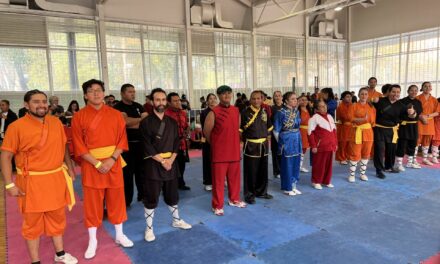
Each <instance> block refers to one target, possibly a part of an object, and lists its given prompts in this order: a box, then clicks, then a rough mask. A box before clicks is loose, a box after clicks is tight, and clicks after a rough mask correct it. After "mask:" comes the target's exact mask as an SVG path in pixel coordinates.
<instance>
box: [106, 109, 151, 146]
mask: <svg viewBox="0 0 440 264" xmlns="http://www.w3.org/2000/svg"><path fill="white" fill-rule="evenodd" d="M113 108H115V109H117V110H119V111H121V112H123V113H126V114H127V116H128V117H132V118H140V117H141V114H142V113H143V112H144V107H143V106H142V105H141V104H138V103H136V102H133V103H132V104H131V105H129V104H126V103H124V102H123V101H119V102H118V103H117V104H115V105H114V106H113ZM127 139H128V141H129V142H134V141H139V140H140V139H141V134H140V131H139V129H137V128H127Z"/></svg>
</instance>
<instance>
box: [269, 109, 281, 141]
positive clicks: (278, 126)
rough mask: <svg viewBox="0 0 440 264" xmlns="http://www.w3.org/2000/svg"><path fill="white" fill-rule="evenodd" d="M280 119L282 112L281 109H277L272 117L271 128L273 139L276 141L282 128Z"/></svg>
mask: <svg viewBox="0 0 440 264" xmlns="http://www.w3.org/2000/svg"><path fill="white" fill-rule="evenodd" d="M282 119H283V114H282V113H281V111H277V112H276V114H275V117H274V123H273V130H272V131H273V136H274V137H275V140H276V141H277V142H278V139H279V136H280V132H281V128H282Z"/></svg>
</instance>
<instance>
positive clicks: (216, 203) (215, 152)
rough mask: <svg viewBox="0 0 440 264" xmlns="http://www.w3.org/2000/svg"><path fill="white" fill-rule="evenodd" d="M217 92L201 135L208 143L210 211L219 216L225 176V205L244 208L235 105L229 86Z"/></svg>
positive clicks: (222, 87)
mask: <svg viewBox="0 0 440 264" xmlns="http://www.w3.org/2000/svg"><path fill="white" fill-rule="evenodd" d="M217 95H218V98H219V100H220V104H219V105H217V106H216V107H214V108H213V109H212V111H211V112H210V113H209V114H208V116H207V117H206V120H205V127H204V129H203V134H205V137H206V140H207V141H208V142H209V143H210V144H211V158H212V210H213V212H214V214H215V215H218V216H222V215H223V214H224V210H223V203H224V196H223V195H224V186H225V177H226V179H227V181H228V194H229V205H230V206H234V207H238V208H244V207H246V203H245V202H243V201H241V200H240V135H239V131H238V129H239V126H240V113H239V112H238V109H237V107H235V106H231V99H232V89H231V87H229V86H226V85H222V86H220V87H218V88H217Z"/></svg>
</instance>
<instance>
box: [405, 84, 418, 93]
mask: <svg viewBox="0 0 440 264" xmlns="http://www.w3.org/2000/svg"><path fill="white" fill-rule="evenodd" d="M413 87H416V89H417V91H418V90H419V87H417V85H415V84H411V85H410V86H408V90H407V92H409V90H411V88H413Z"/></svg>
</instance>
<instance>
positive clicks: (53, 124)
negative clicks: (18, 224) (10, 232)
mask: <svg viewBox="0 0 440 264" xmlns="http://www.w3.org/2000/svg"><path fill="white" fill-rule="evenodd" d="M24 104H25V107H26V108H27V109H28V111H29V113H28V114H26V116H24V117H23V118H21V119H19V120H18V121H15V122H14V123H12V124H11V125H10V126H9V129H8V131H7V132H6V136H5V139H4V141H3V145H2V147H1V150H2V152H1V167H2V173H3V178H4V180H5V184H6V186H5V188H6V191H7V193H8V194H9V195H10V196H15V197H17V199H18V205H19V210H20V213H21V214H22V217H23V225H22V229H21V234H22V236H23V237H24V239H25V240H26V244H27V248H28V253H29V255H30V258H31V261H32V263H40V259H39V252H38V249H39V243H40V236H41V235H43V234H45V235H47V236H51V237H52V241H53V244H54V247H55V251H56V255H55V262H62V263H77V262H78V260H77V259H76V258H75V257H73V256H72V255H70V254H69V253H66V252H64V247H63V233H64V230H65V228H66V213H65V206H66V205H69V208H70V209H71V207H72V206H73V205H74V203H75V196H74V193H73V185H72V179H74V178H75V174H74V172H73V167H72V163H71V160H70V157H69V152H68V148H67V145H66V136H65V134H64V129H63V125H62V124H61V122H60V121H59V120H58V118H56V117H53V116H51V115H48V111H49V107H48V104H47V96H46V94H44V93H43V92H41V91H39V90H31V91H28V92H27V93H26V94H25V96H24ZM13 157H15V160H16V163H17V178H16V181H15V183H14V182H13V181H12V166H11V164H12V158H13ZM63 162H64V163H65V164H63ZM46 250H47V249H46Z"/></svg>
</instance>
